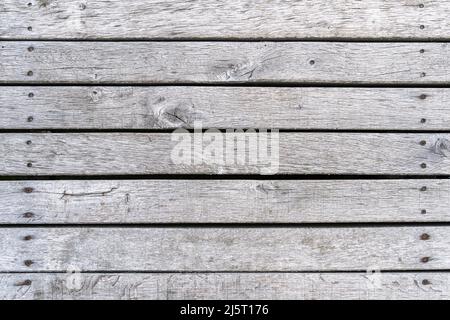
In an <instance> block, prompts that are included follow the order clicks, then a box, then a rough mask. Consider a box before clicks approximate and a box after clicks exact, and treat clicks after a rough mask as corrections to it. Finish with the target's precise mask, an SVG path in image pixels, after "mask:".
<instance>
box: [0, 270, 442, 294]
mask: <svg viewBox="0 0 450 320" xmlns="http://www.w3.org/2000/svg"><path fill="white" fill-rule="evenodd" d="M449 282H450V276H449V274H448V273H376V274H367V273H322V274H320V273H319V274H318V273H267V274H259V273H253V274H252V273H194V274H189V273H183V274H179V273H175V274H173V273H171V274H167V273H148V274H143V273H138V274H136V273H135V274H129V273H122V274H114V273H113V274H111V273H108V274H101V273H100V274H99V273H94V274H92V273H88V274H85V273H83V274H75V275H69V274H48V273H44V274H26V273H25V274H2V275H0V299H2V300H5V299H8V300H12V299H14V300H109V299H115V300H116V299H117V300H119V299H120V300H136V299H151V300H185V299H186V300H204V299H214V300H219V299H224V300H236V299H237V300H243V299H245V300H246V299H256V300H274V299H283V300H291V299H293V300H328V299H330V300H335V299H338V300H365V299H376V300H381V299H383V300H384V299H387V300H393V299H399V300H405V299H408V300H409V299H410V300H422V299H424V300H441V299H449V298H450V294H449V290H448V283H449Z"/></svg>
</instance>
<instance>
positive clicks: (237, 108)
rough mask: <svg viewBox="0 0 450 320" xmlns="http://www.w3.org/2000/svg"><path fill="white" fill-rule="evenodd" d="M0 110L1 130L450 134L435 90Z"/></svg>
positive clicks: (143, 98)
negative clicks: (198, 127) (198, 125)
mask: <svg viewBox="0 0 450 320" xmlns="http://www.w3.org/2000/svg"><path fill="white" fill-rule="evenodd" d="M0 109H1V115H0V128H2V129H168V128H180V127H184V128H192V127H193V126H194V123H195V122H196V121H198V122H199V123H201V124H202V126H203V127H204V128H280V129H327V130H331V129H340V130H346V129H347V130H352V129H359V130H361V129H370V130H376V129H378V130H449V129H450V90H449V89H429V88H427V89H425V88H317V87H315V88H279V87H278V88H277V87H269V88H261V87H252V88H247V87H223V86H222V87H220V86H219V87H196V86H195V87H178V86H168V87H159V86H158V87H152V86H151V87H98V86H96V87H78V86H75V87H67V86H63V87H46V86H44V87H1V88H0ZM30 116H33V118H34V121H31V122H29V121H28V117H30Z"/></svg>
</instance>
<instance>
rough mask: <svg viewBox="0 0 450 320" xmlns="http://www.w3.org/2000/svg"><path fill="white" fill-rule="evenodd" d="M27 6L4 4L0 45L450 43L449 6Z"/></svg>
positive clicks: (430, 2)
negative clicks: (257, 41)
mask: <svg viewBox="0 0 450 320" xmlns="http://www.w3.org/2000/svg"><path fill="white" fill-rule="evenodd" d="M27 3H28V2H27V1H16V0H3V1H2V3H1V6H0V8H1V10H0V20H2V21H5V23H3V24H2V25H1V26H0V37H1V38H3V39H10V38H12V39H17V38H21V39H28V38H35V39H39V38H53V39H67V38H77V39H86V38H89V39H97V38H101V39H110V38H114V39H123V38H133V39H135V38H137V39H185V38H202V39H204V38H220V39H222V38H235V39H239V38H252V39H260V38H272V39H286V38H290V39H323V38H406V39H430V38H445V39H448V37H449V34H450V26H449V24H448V16H449V15H450V5H449V3H448V2H447V1H438V0H402V1H396V0H388V1H383V0H366V1H346V0H337V1H336V0H335V1H326V0H319V1H293V0H287V1H286V0H283V1H280V0H269V1H254V0H239V1H214V0H202V1H181V0H177V1H158V0H147V1H142V0H129V1H120V0H113V1H107V0H94V1H92V0H89V1H78V0H65V1H58V0H31V1H30V3H31V5H30V6H27ZM421 26H423V27H421ZM29 27H31V29H29Z"/></svg>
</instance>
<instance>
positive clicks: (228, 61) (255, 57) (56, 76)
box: [0, 41, 450, 85]
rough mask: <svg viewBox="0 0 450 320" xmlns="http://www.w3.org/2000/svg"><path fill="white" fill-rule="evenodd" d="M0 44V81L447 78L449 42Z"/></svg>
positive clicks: (425, 81) (376, 80)
mask: <svg viewBox="0 0 450 320" xmlns="http://www.w3.org/2000/svg"><path fill="white" fill-rule="evenodd" d="M0 46H1V49H0V50H1V51H0V52H1V55H2V63H1V65H0V83H21V84H25V83H30V84H39V83H42V84H47V83H66V84H70V83H77V84H101V83H107V84H123V83H136V84H164V83H175V84H176V83H179V84H180V83H192V84H201V83H205V84H206V83H210V84H222V83H235V84H238V83H279V84H282V83H293V84H300V83H330V84H348V83H352V84H393V85H395V84H448V83H450V64H449V63H448V61H449V57H450V44H449V43H378V42H375V43H370V42H369V43H354V42H331V43H330V42H59V41H57V42H33V41H22V42H17V41H13V42H0Z"/></svg>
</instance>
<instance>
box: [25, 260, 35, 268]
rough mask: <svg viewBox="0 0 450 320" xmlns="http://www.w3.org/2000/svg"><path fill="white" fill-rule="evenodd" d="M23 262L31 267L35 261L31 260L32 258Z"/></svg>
mask: <svg viewBox="0 0 450 320" xmlns="http://www.w3.org/2000/svg"><path fill="white" fill-rule="evenodd" d="M23 263H24V264H25V265H26V266H27V267H30V266H31V265H32V264H33V263H34V262H33V261H31V260H25V261H24V262H23Z"/></svg>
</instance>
